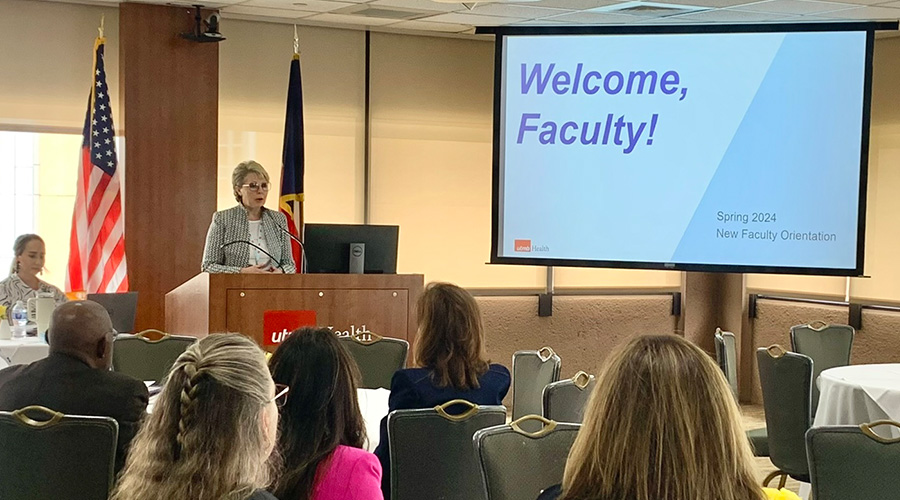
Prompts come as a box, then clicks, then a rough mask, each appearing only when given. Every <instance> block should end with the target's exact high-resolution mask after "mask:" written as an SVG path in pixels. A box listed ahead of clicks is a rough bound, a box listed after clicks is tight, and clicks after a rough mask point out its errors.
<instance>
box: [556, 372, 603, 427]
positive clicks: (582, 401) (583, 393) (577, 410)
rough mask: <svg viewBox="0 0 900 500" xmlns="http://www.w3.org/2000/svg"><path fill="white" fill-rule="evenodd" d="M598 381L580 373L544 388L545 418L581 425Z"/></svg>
mask: <svg viewBox="0 0 900 500" xmlns="http://www.w3.org/2000/svg"><path fill="white" fill-rule="evenodd" d="M596 383H597V380H596V379H595V378H594V376H593V375H588V374H587V373H585V372H583V371H579V372H578V373H576V374H575V376H574V377H572V378H570V379H566V380H559V381H557V382H551V383H549V384H547V386H546V387H544V395H543V401H544V407H543V416H544V418H546V419H548V420H555V421H557V422H574V423H581V420H582V419H583V418H584V407H585V406H587V402H588V399H590V397H591V392H593V390H594V385H596Z"/></svg>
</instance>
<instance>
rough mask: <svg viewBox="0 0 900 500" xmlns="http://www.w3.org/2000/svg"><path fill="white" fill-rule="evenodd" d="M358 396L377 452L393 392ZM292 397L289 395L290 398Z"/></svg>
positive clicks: (150, 407) (359, 392) (362, 392)
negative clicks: (381, 426) (382, 422)
mask: <svg viewBox="0 0 900 500" xmlns="http://www.w3.org/2000/svg"><path fill="white" fill-rule="evenodd" d="M356 394H357V397H358V398H359V411H360V413H362V416H363V420H364V421H365V423H366V435H368V439H367V440H366V449H367V450H369V451H375V447H377V446H378V440H379V438H380V437H381V436H380V434H379V431H380V429H379V425H380V424H381V419H382V418H383V417H384V416H385V415H387V414H388V396H390V394H391V391H389V390H387V389H357V393H356ZM157 397H158V394H157V395H154V396H151V397H150V404H149V405H147V413H151V412H152V411H153V406H154V405H155V404H156V398H157ZM290 397H291V396H290V393H289V394H288V398H290Z"/></svg>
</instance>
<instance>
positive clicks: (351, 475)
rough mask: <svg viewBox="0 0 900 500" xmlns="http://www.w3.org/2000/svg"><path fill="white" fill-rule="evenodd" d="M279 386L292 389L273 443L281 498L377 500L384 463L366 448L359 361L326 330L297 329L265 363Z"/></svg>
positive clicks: (278, 491) (289, 499)
mask: <svg viewBox="0 0 900 500" xmlns="http://www.w3.org/2000/svg"><path fill="white" fill-rule="evenodd" d="M269 369H270V370H271V372H272V379H273V380H274V381H275V383H276V384H283V385H287V386H290V388H291V392H290V394H288V397H287V401H286V402H285V404H284V405H283V406H282V407H281V409H280V412H281V421H280V423H279V431H280V436H279V438H278V445H279V448H280V452H281V455H282V457H283V462H284V472H283V473H282V475H281V477H280V478H278V480H277V481H276V482H275V485H274V486H273V487H272V489H271V491H272V493H274V494H275V496H276V497H278V498H279V499H280V500H382V494H381V464H380V463H379V462H378V458H376V457H375V455H373V454H371V453H369V452H368V451H366V450H364V449H363V443H364V442H365V439H366V428H365V424H364V422H363V418H362V414H361V413H360V411H359V404H358V402H357V400H356V383H357V380H358V377H359V376H358V374H357V368H356V363H355V362H354V361H353V358H351V357H350V354H349V353H348V352H347V351H346V350H345V349H344V347H343V346H341V344H340V342H339V341H338V339H337V338H336V337H335V335H334V333H332V332H331V331H329V330H328V329H324V328H321V329H311V328H304V329H301V330H297V331H295V332H294V333H293V334H291V336H290V337H288V339H287V340H286V341H284V343H282V344H281V346H280V347H279V348H278V350H277V351H276V352H275V354H274V355H273V356H272V359H271V360H270V361H269Z"/></svg>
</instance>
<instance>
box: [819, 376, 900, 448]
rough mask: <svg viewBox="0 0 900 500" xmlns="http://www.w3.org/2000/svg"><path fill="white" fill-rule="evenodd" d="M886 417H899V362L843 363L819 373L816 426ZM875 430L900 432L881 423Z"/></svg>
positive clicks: (897, 434)
mask: <svg viewBox="0 0 900 500" xmlns="http://www.w3.org/2000/svg"><path fill="white" fill-rule="evenodd" d="M887 419H890V420H895V421H900V364H880V365H851V366H841V367H838V368H831V369H829V370H825V371H823V372H822V374H821V375H820V376H819V407H818V409H817V410H816V419H815V422H814V423H813V426H814V427H821V426H824V425H858V424H863V423H867V422H874V421H875V420H887ZM891 429H893V430H891ZM875 431H876V432H879V433H884V434H885V436H887V432H893V434H894V437H897V436H900V432H898V431H900V430H898V429H897V428H889V427H885V426H880V427H878V428H876V429H875Z"/></svg>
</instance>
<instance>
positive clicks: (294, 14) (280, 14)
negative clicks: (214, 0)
mask: <svg viewBox="0 0 900 500" xmlns="http://www.w3.org/2000/svg"><path fill="white" fill-rule="evenodd" d="M221 12H222V13H223V14H226V16H225V17H226V18H228V17H231V16H230V15H229V14H241V15H246V16H256V17H261V18H266V17H269V18H277V19H300V18H303V17H308V16H310V15H311V14H312V13H311V12H303V11H299V10H294V9H269V8H266V7H250V6H244V5H230V6H228V7H224V8H223V9H222V10H221Z"/></svg>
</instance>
